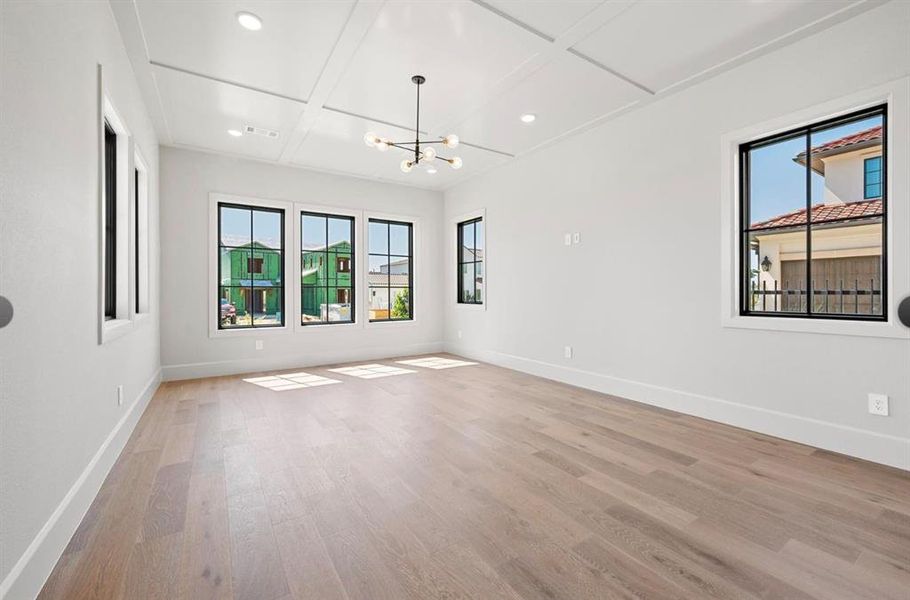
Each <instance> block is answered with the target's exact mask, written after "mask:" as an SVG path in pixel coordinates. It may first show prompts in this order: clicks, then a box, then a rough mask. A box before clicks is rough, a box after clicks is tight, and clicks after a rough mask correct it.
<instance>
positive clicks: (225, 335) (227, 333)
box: [209, 325, 290, 339]
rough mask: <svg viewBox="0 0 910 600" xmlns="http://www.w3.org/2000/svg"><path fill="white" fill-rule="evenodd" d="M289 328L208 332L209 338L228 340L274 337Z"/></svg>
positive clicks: (284, 326) (251, 328) (255, 328)
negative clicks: (260, 336) (251, 336)
mask: <svg viewBox="0 0 910 600" xmlns="http://www.w3.org/2000/svg"><path fill="white" fill-rule="evenodd" d="M288 331H290V328H289V327H288V326H287V325H282V326H281V327H250V328H240V329H213V330H212V331H210V332H209V338H211V339H215V338H230V337H244V336H250V335H275V334H278V333H287V332H288Z"/></svg>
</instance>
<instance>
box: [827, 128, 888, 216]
mask: <svg viewBox="0 0 910 600" xmlns="http://www.w3.org/2000/svg"><path fill="white" fill-rule="evenodd" d="M882 123H883V120H882V117H881V115H876V116H873V117H869V118H865V119H861V120H859V121H852V122H850V123H846V124H842V125H837V126H834V127H829V128H826V129H822V130H818V131H813V132H812V137H811V140H812V154H813V156H814V157H815V158H814V159H813V161H812V170H813V174H814V175H817V176H818V177H817V181H813V184H812V200H813V203H824V204H826V205H832V204H835V203H841V202H843V203H850V202H858V201H862V200H865V199H866V198H867V197H870V196H867V195H866V194H865V190H864V189H863V175H862V174H863V172H864V169H865V166H866V165H865V160H864V159H865V158H868V157H869V153H870V151H879V152H880V151H881V147H882V146H881V141H882V138H881V127H882ZM876 197H877V196H876ZM813 220H814V219H813Z"/></svg>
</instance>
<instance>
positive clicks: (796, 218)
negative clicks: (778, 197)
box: [749, 200, 882, 229]
mask: <svg viewBox="0 0 910 600" xmlns="http://www.w3.org/2000/svg"><path fill="white" fill-rule="evenodd" d="M881 214H882V201H881V200H861V201H859V202H847V203H846V204H816V205H814V206H813V207H812V224H813V225H814V224H816V223H826V222H828V221H837V220H841V219H863V218H868V217H877V216H881ZM805 224H806V209H805V208H803V209H800V210H795V211H793V212H789V213H786V214H783V215H778V216H776V217H773V218H771V219H768V220H767V221H759V222H758V223H752V225H750V226H749V228H750V229H771V228H772V227H774V228H776V227H794V226H797V225H805Z"/></svg>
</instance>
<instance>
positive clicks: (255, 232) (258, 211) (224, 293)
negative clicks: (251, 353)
mask: <svg viewBox="0 0 910 600" xmlns="http://www.w3.org/2000/svg"><path fill="white" fill-rule="evenodd" d="M218 254H219V257H218V299H217V302H218V308H219V317H218V328H219V329H250V328H264V327H281V326H283V325H284V315H285V311H284V211H283V210H281V209H277V208H268V207H262V206H247V205H241V204H231V203H225V202H221V203H219V204H218ZM257 265H258V267H257Z"/></svg>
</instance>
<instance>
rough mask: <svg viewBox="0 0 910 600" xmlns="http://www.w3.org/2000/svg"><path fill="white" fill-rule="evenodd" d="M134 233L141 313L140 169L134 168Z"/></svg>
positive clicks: (134, 264)
mask: <svg viewBox="0 0 910 600" xmlns="http://www.w3.org/2000/svg"><path fill="white" fill-rule="evenodd" d="M133 215H134V216H133V235H134V236H135V237H134V239H135V240H136V248H135V250H136V251H135V255H134V256H133V268H134V269H135V272H136V275H135V278H134V279H135V290H134V292H135V294H136V299H135V310H136V314H139V298H140V296H139V294H140V291H141V288H142V285H141V283H140V281H139V279H140V278H139V248H141V246H140V244H141V242H142V240H141V239H140V231H139V169H135V168H134V169H133Z"/></svg>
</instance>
